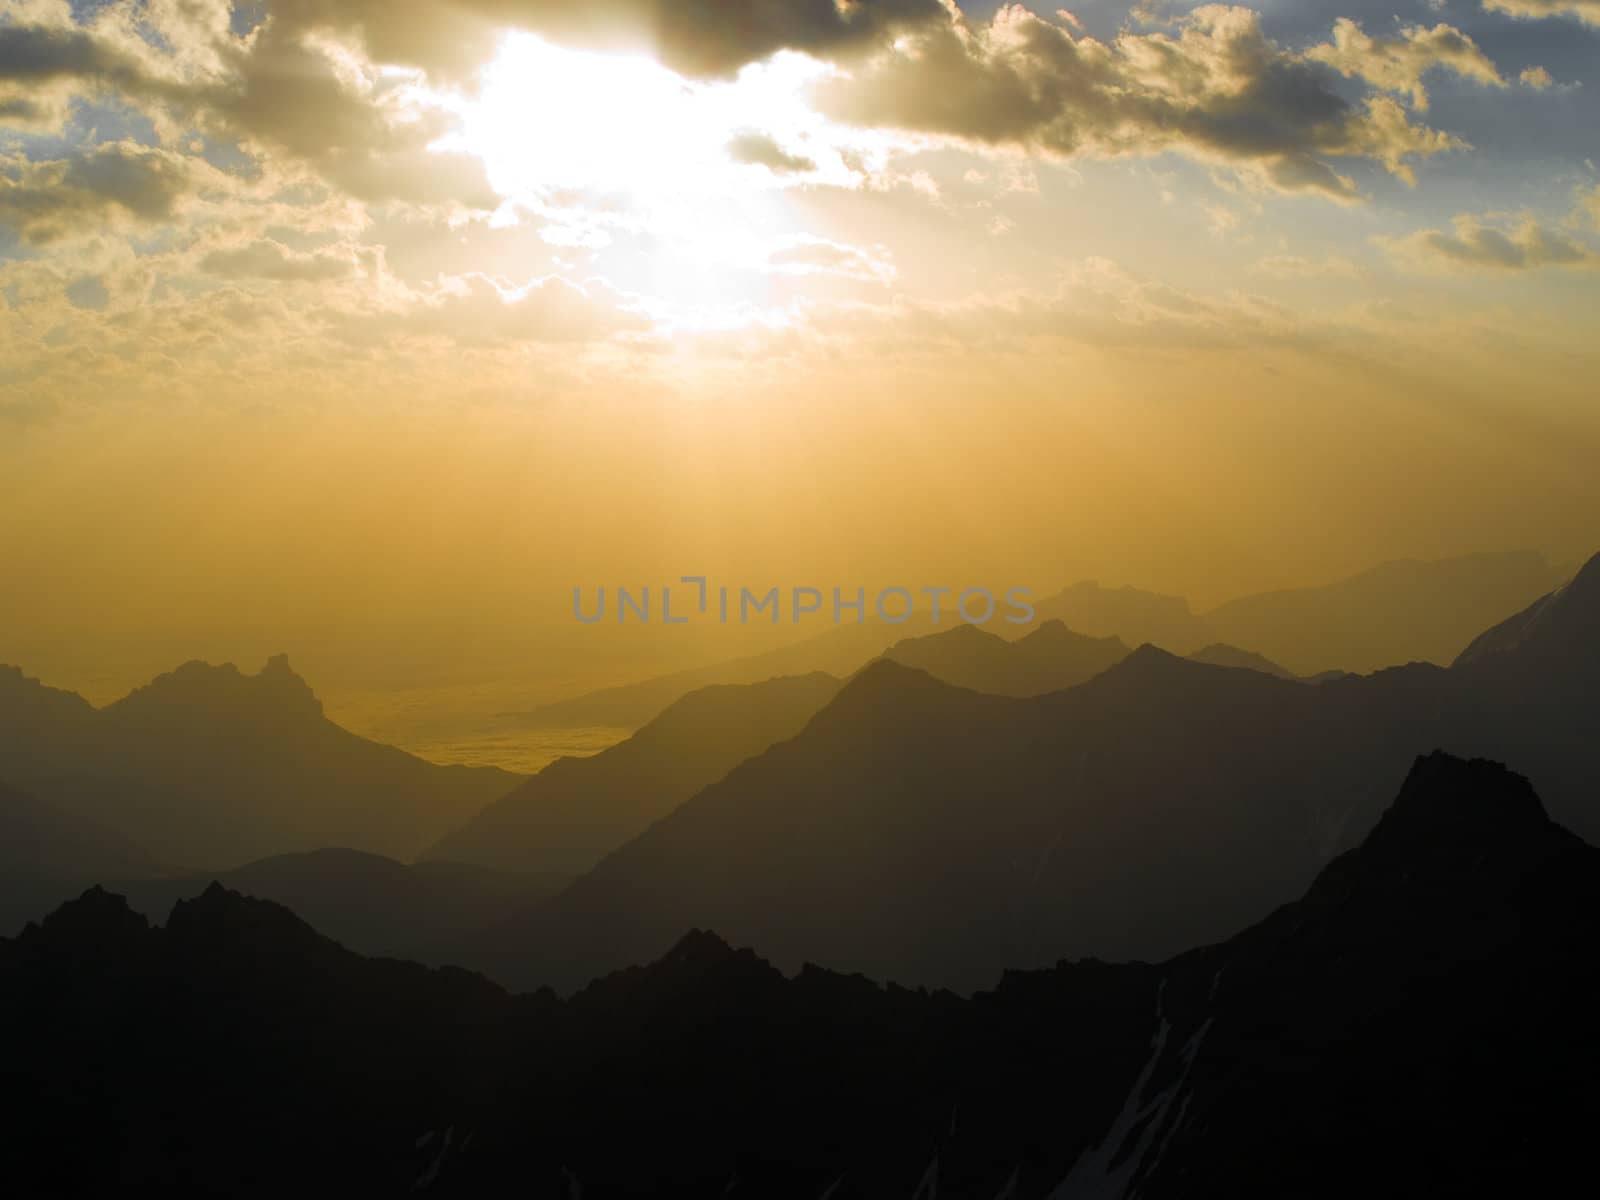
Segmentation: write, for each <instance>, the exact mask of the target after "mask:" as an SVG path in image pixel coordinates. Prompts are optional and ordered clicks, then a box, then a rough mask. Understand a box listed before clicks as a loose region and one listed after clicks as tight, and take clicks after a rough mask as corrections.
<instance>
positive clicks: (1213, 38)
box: [817, 4, 1498, 201]
mask: <svg viewBox="0 0 1600 1200" xmlns="http://www.w3.org/2000/svg"><path fill="white" fill-rule="evenodd" d="M1176 29H1177V33H1176V36H1174V35H1171V34H1167V33H1163V32H1156V33H1149V34H1135V33H1128V32H1124V33H1122V34H1119V35H1118V36H1117V37H1116V38H1115V39H1114V40H1113V41H1112V42H1111V43H1109V44H1107V43H1102V42H1099V41H1097V40H1095V39H1093V38H1088V37H1079V36H1077V35H1075V34H1074V33H1073V31H1072V30H1071V29H1069V28H1067V27H1065V26H1062V25H1058V24H1054V23H1052V22H1050V21H1047V20H1045V19H1043V18H1041V17H1039V16H1036V15H1035V14H1033V13H1032V12H1030V11H1028V10H1027V9H1025V8H1023V7H1021V6H1020V5H1014V4H1013V5H1005V6H1003V7H1001V8H1000V9H999V10H998V11H997V12H996V13H995V15H994V17H993V19H992V20H991V21H990V22H989V23H988V24H987V25H984V26H977V27H973V26H969V25H968V24H967V23H966V22H965V21H964V20H963V19H960V18H959V17H958V16H957V15H952V16H951V19H949V20H948V21H946V22H943V23H941V24H938V25H931V26H926V27H923V28H921V29H920V30H919V31H918V32H916V33H913V34H907V35H905V36H903V37H902V38H901V39H900V40H899V41H897V42H896V44H895V46H894V48H892V49H890V50H886V51H884V52H882V53H880V54H879V55H877V56H876V57H875V58H873V59H872V60H871V62H870V63H868V64H866V65H864V66H863V67H861V68H858V69H857V70H855V71H854V72H853V73H852V74H851V75H850V76H849V77H847V78H835V79H831V80H827V81H824V82H823V83H821V84H819V85H818V88H817V93H818V99H819V103H821V104H822V105H823V107H824V109H825V110H826V111H828V112H829V113H830V114H832V115H834V116H836V117H838V118H840V119H844V120H848V121H851V122H854V123H857V124H861V125H867V126H880V127H892V128H897V129H902V130H908V131H912V132H916V133H924V134H931V135H939V136H943V137H946V138H953V139H956V140H959V141H963V142H966V143H969V144H978V145H986V146H1010V147H1021V148H1024V149H1027V150H1031V151H1035V152H1042V153H1045V154H1049V155H1053V156H1056V157H1062V158H1065V157H1070V156H1073V155H1079V154H1093V155H1100V156H1122V155H1153V154H1159V153H1162V152H1166V151H1178V152H1181V153H1185V154H1188V155H1190V156H1191V157H1194V158H1198V159H1202V160H1206V161H1211V162H1220V163H1224V164H1227V165H1230V166H1232V167H1234V168H1235V169H1236V170H1237V171H1238V172H1239V173H1240V174H1241V175H1242V176H1244V177H1245V178H1246V179H1248V180H1250V181H1251V182H1253V183H1256V184H1258V185H1259V186H1261V187H1262V188H1264V189H1266V190H1274V191H1279V192H1310V193H1318V194H1322V195H1325V196H1328V197H1331V198H1333V199H1336V200H1341V201H1349V200H1353V199H1355V198H1356V194H1357V193H1356V185H1355V183H1354V182H1353V181H1352V180H1351V179H1350V178H1348V177H1347V176H1345V175H1343V174H1341V173H1340V172H1339V171H1338V170H1337V169H1336V168H1335V167H1334V166H1333V165H1332V164H1331V163H1330V161H1329V160H1332V159H1341V158H1365V159H1370V160H1374V161H1376V162H1379V163H1381V164H1382V165H1383V166H1384V167H1385V168H1386V169H1388V170H1389V171H1390V172H1391V173H1393V174H1394V175H1396V176H1398V177H1400V178H1402V179H1405V180H1407V181H1408V182H1409V181H1410V180H1411V178H1412V171H1411V166H1410V162H1411V161H1412V160H1414V159H1416V158H1424V157H1428V156H1430V155H1434V154H1438V153H1440V152H1442V151H1445V150H1450V149H1457V148H1461V147H1463V146H1464V145H1465V143H1464V142H1462V141H1461V140H1460V139H1457V138H1455V137H1452V136H1450V135H1449V134H1446V133H1441V132H1437V131H1434V130H1430V129H1427V128H1425V127H1422V126H1418V125H1414V124H1412V123H1411V121H1410V119H1409V118H1408V117H1407V115H1406V113H1405V111H1404V110H1403V109H1402V108H1401V107H1400V106H1399V105H1398V104H1396V103H1395V102H1394V101H1393V100H1391V99H1389V98H1388V97H1386V96H1381V95H1373V96H1368V97H1367V98H1366V99H1365V100H1364V101H1362V102H1351V101H1349V100H1347V99H1345V98H1344V97H1343V96H1341V95H1340V94H1339V92H1338V91H1336V90H1335V89H1334V87H1333V86H1332V82H1331V79H1330V76H1329V74H1328V68H1327V67H1326V65H1325V64H1323V63H1321V62H1319V61H1317V60H1316V59H1315V58H1314V57H1307V56H1305V55H1300V54H1295V53H1292V52H1290V51H1288V50H1286V49H1285V48H1283V47H1282V46H1280V45H1278V44H1277V43H1276V42H1274V41H1272V40H1271V39H1270V38H1268V37H1266V36H1265V34H1263V32H1262V30H1261V26H1260V19H1259V16H1258V14H1256V13H1255V12H1253V11H1251V10H1249V9H1244V8H1228V7H1224V6H1221V5H1206V6H1203V7H1201V8H1198V9H1196V10H1195V11H1194V12H1193V13H1191V14H1189V15H1188V16H1187V17H1184V18H1181V19H1180V20H1178V21H1177V22H1176ZM1429 36H1430V37H1431V34H1430V35H1429ZM1444 41H1446V42H1448V41H1449V39H1444ZM1427 47H1428V48H1426V49H1423V50H1417V51H1413V52H1410V53H1412V54H1413V56H1414V59H1415V61H1413V62H1412V67H1411V68H1409V69H1405V70H1402V69H1401V68H1400V67H1398V66H1395V67H1391V68H1389V71H1388V75H1387V76H1386V77H1390V78H1400V79H1401V80H1402V82H1407V83H1408V88H1407V90H1413V89H1412V88H1410V87H1409V81H1410V74H1411V71H1412V70H1413V69H1414V70H1416V71H1418V72H1420V70H1422V69H1426V68H1425V67H1418V66H1416V63H1417V62H1420V61H1422V59H1423V57H1425V56H1427V55H1430V54H1431V55H1432V59H1429V60H1428V61H1429V62H1430V63H1432V62H1433V60H1435V59H1439V57H1440V56H1441V55H1443V54H1445V50H1444V49H1443V47H1442V44H1434V43H1433V42H1428V43H1427ZM1334 48H1335V50H1336V49H1337V43H1335V47H1334ZM1450 54H1451V55H1452V56H1453V57H1448V62H1449V63H1450V64H1451V65H1454V66H1455V67H1456V69H1458V70H1459V69H1467V70H1481V69H1482V68H1479V67H1476V66H1472V65H1470V64H1472V62H1473V59H1472V57H1471V55H1470V54H1468V53H1465V52H1464V51H1463V50H1462V48H1461V47H1459V46H1456V47H1455V48H1454V50H1453V51H1451V52H1450ZM1488 70H1489V72H1490V73H1493V68H1492V67H1490V68H1488ZM1495 77H1496V78H1498V76H1495Z"/></svg>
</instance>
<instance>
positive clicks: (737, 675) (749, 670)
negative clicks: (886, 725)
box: [506, 621, 904, 729]
mask: <svg viewBox="0 0 1600 1200" xmlns="http://www.w3.org/2000/svg"><path fill="white" fill-rule="evenodd" d="M903 635H904V629H903V628H902V627H901V626H898V625H887V624H884V623H882V622H879V621H871V622H863V623H860V624H842V625H839V626H837V627H829V629H828V630H827V631H826V632H825V633H820V634H817V635H815V636H813V637H808V638H805V639H803V640H802V641H800V642H797V643H795V644H794V645H791V646H781V647H779V648H778V649H776V650H769V651H767V652H765V653H763V654H752V655H749V656H747V657H744V658H737V659H731V660H729V661H727V662H722V663H715V664H712V665H710V666H707V667H697V668H695V669H693V670H688V671H677V672H674V673H673V674H670V675H661V676H657V677H655V678H653V679H646V680H642V681H640V682H638V683H631V684H624V685H622V686H619V687H613V688H604V689H602V690H600V691H597V692H589V693H587V694H585V695H582V696H575V697H573V698H572V699H569V700H561V701H557V702H556V703H553V704H546V705H543V706H541V707H539V708H536V709H533V710H531V711H529V712H524V713H508V714H506V715H507V717H509V718H511V719H513V720H515V721H516V722H518V723H520V724H522V725H525V726H528V727H530V728H537V727H545V726H565V725H610V726H616V727H619V728H633V729H637V728H639V727H640V726H642V725H644V724H645V723H646V722H647V721H649V720H651V719H652V718H654V717H655V716H657V715H658V714H659V713H661V712H662V711H663V710H664V709H665V708H666V707H667V706H668V705H670V704H672V703H673V702H674V701H676V700H679V699H681V698H682V697H684V696H686V695H688V694H689V693H690V692H692V691H697V690H698V689H700V688H703V687H711V686H715V685H719V684H734V683H760V682H762V681H763V680H766V679H775V678H777V677H779V676H785V675H812V674H816V673H818V672H820V673H822V674H827V675H848V674H850V673H851V672H852V671H854V670H856V669H858V668H859V667H860V666H861V665H862V664H863V663H865V662H866V661H867V660H868V659H871V658H873V657H874V656H876V655H877V654H879V653H881V652H882V651H883V650H884V649H885V648H886V647H888V646H889V645H890V644H892V643H893V642H894V641H896V640H897V639H898V638H900V637H902V636H903Z"/></svg>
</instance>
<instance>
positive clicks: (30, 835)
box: [0, 783, 168, 934]
mask: <svg viewBox="0 0 1600 1200" xmlns="http://www.w3.org/2000/svg"><path fill="white" fill-rule="evenodd" d="M167 869H168V868H166V867H165V866H164V865H163V864H161V863H159V862H158V861H157V860H156V859H154V858H152V857H151V856H150V855H149V854H147V853H146V852H145V851H144V850H143V849H141V848H140V847H138V846H137V845H135V844H134V843H133V842H132V841H131V840H130V839H128V838H127V837H124V836H123V835H122V834H120V833H118V832H116V831H115V830H112V829H107V828H105V827H104V826H102V825H99V824H96V823H95V822H93V821H90V820H87V819H85V818H83V817H79V816H76V815H74V814H72V813H69V812H64V811H62V810H61V809H60V808H59V807H57V806H56V805H54V804H51V803H49V802H48V801H45V800H40V799H39V798H38V797H36V796H32V795H29V794H28V793H26V792H22V791H19V790H17V789H16V788H12V787H8V786H6V785H5V784H3V783H0V933H6V934H9V933H13V932H15V931H16V930H17V929H19V928H21V927H22V924H23V922H24V921H27V920H29V919H31V918H34V917H37V916H39V914H41V913H43V912H48V911H49V910H50V909H52V908H54V907H55V906H56V905H58V904H60V903H61V902H62V901H63V900H65V899H66V898H68V897H69V896H75V895H77V894H78V893H79V892H81V891H82V890H83V889H84V888H85V887H86V886H88V885H89V884H91V883H94V882H96V881H98V880H113V879H114V880H136V879H148V878H154V877H156V876H159V875H160V874H162V873H163V872H164V871H166V870H167Z"/></svg>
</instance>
